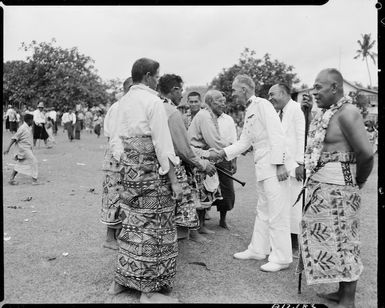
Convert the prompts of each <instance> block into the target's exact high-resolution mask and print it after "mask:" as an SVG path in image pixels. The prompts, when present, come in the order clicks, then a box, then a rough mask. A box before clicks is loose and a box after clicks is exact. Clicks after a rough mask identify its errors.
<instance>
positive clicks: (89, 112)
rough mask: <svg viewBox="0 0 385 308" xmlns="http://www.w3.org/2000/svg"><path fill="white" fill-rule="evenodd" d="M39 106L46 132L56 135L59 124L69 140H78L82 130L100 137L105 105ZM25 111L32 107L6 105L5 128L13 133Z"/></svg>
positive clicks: (30, 111) (28, 111) (30, 110)
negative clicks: (58, 107)
mask: <svg viewBox="0 0 385 308" xmlns="http://www.w3.org/2000/svg"><path fill="white" fill-rule="evenodd" d="M39 104H42V103H39ZM41 106H43V109H42V112H43V114H44V117H45V129H46V130H47V132H48V134H49V133H50V132H51V131H52V135H55V136H56V134H57V131H58V127H59V126H61V127H63V130H64V131H67V135H68V139H69V140H70V141H72V140H73V139H78V140H79V139H80V135H81V131H83V130H85V131H86V132H87V133H95V134H96V136H97V137H100V134H101V129H102V127H103V119H104V117H103V116H104V114H105V113H106V107H104V106H102V105H101V106H93V107H91V108H89V107H87V106H82V105H81V104H78V105H76V106H75V107H67V106H64V107H63V108H60V109H58V110H56V109H55V108H54V107H44V105H41ZM27 113H30V114H33V113H34V109H33V108H32V107H23V108H17V107H16V106H12V105H8V107H7V108H6V110H4V112H3V120H4V121H5V129H6V130H9V131H10V132H11V133H15V132H16V131H17V129H18V128H19V127H20V126H21V124H23V118H24V115H25V114H27ZM49 135H50V134H49Z"/></svg>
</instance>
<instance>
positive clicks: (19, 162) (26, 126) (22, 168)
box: [4, 113, 39, 185]
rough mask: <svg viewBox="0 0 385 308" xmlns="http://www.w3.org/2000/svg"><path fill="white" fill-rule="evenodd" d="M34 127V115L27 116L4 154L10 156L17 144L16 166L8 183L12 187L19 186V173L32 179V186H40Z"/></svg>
mask: <svg viewBox="0 0 385 308" xmlns="http://www.w3.org/2000/svg"><path fill="white" fill-rule="evenodd" d="M32 125H33V115H31V114H28V113H27V114H25V115H24V123H23V124H22V125H21V126H20V127H19V129H18V130H17V132H16V134H15V135H14V136H13V137H12V138H11V142H10V143H9V145H8V147H7V149H6V150H5V151H4V154H8V153H9V150H10V149H11V147H12V145H13V144H16V147H17V152H16V155H15V160H16V164H15V167H14V169H13V171H12V174H11V177H10V179H9V181H8V183H9V184H11V185H17V184H18V182H16V180H15V177H16V175H17V174H18V173H21V174H25V175H28V176H31V177H32V184H33V185H36V184H39V183H38V181H37V177H38V162H37V159H36V157H35V155H34V154H33V152H32V142H33V135H32Z"/></svg>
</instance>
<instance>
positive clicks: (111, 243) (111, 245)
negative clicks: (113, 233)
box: [103, 240, 119, 250]
mask: <svg viewBox="0 0 385 308" xmlns="http://www.w3.org/2000/svg"><path fill="white" fill-rule="evenodd" d="M103 247H104V248H108V249H112V250H118V249H119V246H118V242H117V241H116V240H114V241H105V242H104V243H103Z"/></svg>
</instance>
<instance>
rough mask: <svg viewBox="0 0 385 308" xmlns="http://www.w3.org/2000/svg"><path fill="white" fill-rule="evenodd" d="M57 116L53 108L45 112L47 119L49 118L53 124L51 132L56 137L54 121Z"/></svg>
mask: <svg viewBox="0 0 385 308" xmlns="http://www.w3.org/2000/svg"><path fill="white" fill-rule="evenodd" d="M57 115H58V114H57V112H56V111H55V107H51V108H50V111H49V112H47V117H50V118H51V120H52V122H53V127H52V131H53V135H55V136H56V135H57V121H56V119H57V118H58V117H57Z"/></svg>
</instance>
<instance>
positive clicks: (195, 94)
mask: <svg viewBox="0 0 385 308" xmlns="http://www.w3.org/2000/svg"><path fill="white" fill-rule="evenodd" d="M190 96H198V97H199V100H201V95H200V93H199V92H196V91H192V92H190V93H189V94H188V95H187V99H188V98H189V97H190Z"/></svg>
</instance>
